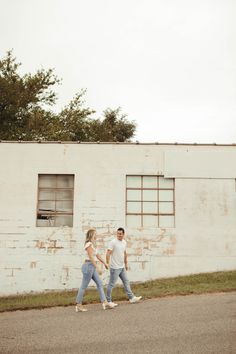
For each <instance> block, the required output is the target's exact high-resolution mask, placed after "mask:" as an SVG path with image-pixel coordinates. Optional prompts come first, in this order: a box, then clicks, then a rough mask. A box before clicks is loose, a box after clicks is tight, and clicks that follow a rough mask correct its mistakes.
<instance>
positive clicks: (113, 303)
mask: <svg viewBox="0 0 236 354" xmlns="http://www.w3.org/2000/svg"><path fill="white" fill-rule="evenodd" d="M108 305H110V306H112V307H116V306H118V304H116V303H115V302H112V301H110V302H108Z"/></svg>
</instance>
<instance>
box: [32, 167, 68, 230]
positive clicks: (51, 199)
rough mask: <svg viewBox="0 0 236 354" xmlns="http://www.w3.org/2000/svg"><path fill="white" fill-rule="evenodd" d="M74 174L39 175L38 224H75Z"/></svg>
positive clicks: (55, 225)
mask: <svg viewBox="0 0 236 354" xmlns="http://www.w3.org/2000/svg"><path fill="white" fill-rule="evenodd" d="M73 204H74V175H48V174H45V175H42V174H40V175H39V176H38V207H37V223H36V225H37V226H48V227H50V226H52V227H53V226H54V227H57V226H70V227H72V226H73Z"/></svg>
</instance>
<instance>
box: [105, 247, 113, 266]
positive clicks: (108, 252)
mask: <svg viewBox="0 0 236 354" xmlns="http://www.w3.org/2000/svg"><path fill="white" fill-rule="evenodd" d="M111 254H112V250H110V249H108V250H107V253H106V263H107V265H108V267H109V265H110V257H111Z"/></svg>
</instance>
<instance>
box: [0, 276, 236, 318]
mask: <svg viewBox="0 0 236 354" xmlns="http://www.w3.org/2000/svg"><path fill="white" fill-rule="evenodd" d="M132 290H133V292H134V293H135V294H137V295H142V296H143V298H144V299H150V298H158V297H164V296H173V295H189V294H205V293H216V292H227V291H236V270H235V271H229V272H215V273H202V274H195V275H188V276H180V277H175V278H166V279H158V280H152V281H147V282H144V283H134V284H132ZM76 294H77V291H76V290H74V291H60V292H56V291H53V292H46V293H39V294H27V295H16V296H8V297H0V312H5V311H15V310H28V309H42V308H46V307H54V306H70V305H74V303H75V296H76ZM112 295H113V300H114V301H121V300H126V299H127V297H126V294H125V293H124V290H123V288H122V287H116V288H114V289H113V293H112ZM95 302H99V298H98V292H97V290H96V288H95V289H94V288H89V289H88V290H87V291H86V293H85V297H84V303H85V304H86V303H87V304H88V303H95Z"/></svg>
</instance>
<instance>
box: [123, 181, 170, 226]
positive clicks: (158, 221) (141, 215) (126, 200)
mask: <svg viewBox="0 0 236 354" xmlns="http://www.w3.org/2000/svg"><path fill="white" fill-rule="evenodd" d="M128 177H141V187H128V186H127V185H128V183H127V180H128ZM144 177H155V178H156V179H157V185H156V188H154V187H150V188H148V187H144V186H143V180H144ZM160 178H165V177H164V176H163V175H143V174H140V175H138V174H129V175H126V186H125V187H126V190H125V216H126V225H127V216H129V215H134V216H140V218H141V225H140V227H142V228H148V226H144V218H143V216H145V215H147V216H156V217H157V227H158V228H162V226H160V217H162V216H173V218H174V223H173V226H169V228H174V227H175V178H171V177H170V178H166V179H171V180H172V181H173V187H172V188H163V187H161V188H160V182H159V181H160ZM129 190H137V191H141V199H140V200H131V199H128V191H129ZM145 190H147V191H148V190H153V191H156V192H157V198H156V201H153V200H150V201H148V200H144V199H143V194H144V193H143V191H145ZM163 190H164V191H165V190H166V191H172V192H173V200H165V201H163V200H161V201H160V198H159V194H160V191H163ZM130 202H131V203H132V202H134V203H141V212H140V213H135V212H128V210H127V206H128V203H130ZM144 203H155V204H157V212H156V213H154V212H148V213H144V212H143V209H144ZM160 203H172V204H173V212H172V213H160ZM150 227H154V226H150Z"/></svg>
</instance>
